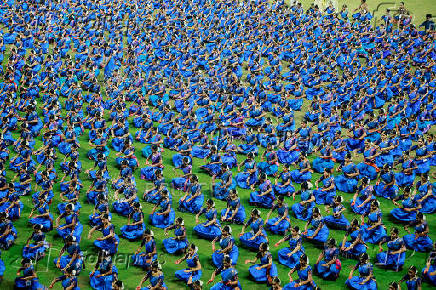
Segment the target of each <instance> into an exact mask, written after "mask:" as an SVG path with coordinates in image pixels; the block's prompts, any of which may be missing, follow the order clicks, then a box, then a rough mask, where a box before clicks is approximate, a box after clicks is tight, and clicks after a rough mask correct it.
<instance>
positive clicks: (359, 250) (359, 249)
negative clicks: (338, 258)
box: [342, 242, 366, 259]
mask: <svg viewBox="0 0 436 290" xmlns="http://www.w3.org/2000/svg"><path fill="white" fill-rule="evenodd" d="M349 246H351V242H345V248H348V247H349ZM363 253H366V247H365V245H364V244H360V243H359V244H356V245H355V246H354V247H353V248H351V249H350V250H348V251H342V255H344V256H345V257H347V258H351V259H358V258H359V256H360V255H361V254H363Z"/></svg>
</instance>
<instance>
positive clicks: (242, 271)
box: [1, 0, 436, 289]
mask: <svg viewBox="0 0 436 290" xmlns="http://www.w3.org/2000/svg"><path fill="white" fill-rule="evenodd" d="M302 2H303V5H304V6H305V8H307V7H308V6H309V3H310V2H311V1H302ZM345 2H346V3H347V4H348V6H349V9H350V10H351V9H354V7H357V5H358V3H359V1H356V0H353V1H345V0H340V1H339V6H341V5H342V4H343V3H345ZM395 2H398V1H395ZM433 2H434V0H421V1H417V0H415V1H406V5H407V6H408V7H409V9H410V10H411V12H412V13H413V14H414V15H415V16H416V17H415V19H414V21H415V23H418V24H419V23H420V22H421V21H422V20H423V17H424V15H425V14H426V13H428V12H432V11H430V9H432V8H433V9H434V4H433ZM377 3H378V1H373V0H369V1H368V4H369V6H370V8H372V9H374V8H375V7H376V6H377ZM432 4H433V5H432ZM391 6H392V5H389V7H391ZM381 11H382V12H383V13H384V11H385V9H381ZM434 12H436V11H434ZM376 15H379V14H377V13H376ZM8 55H9V53H6V55H5V61H4V64H5V63H6V62H7V58H8ZM307 107H308V102H307V101H305V103H304V106H303V112H297V113H296V119H297V120H296V124H299V121H300V120H301V118H302V116H303V113H304V109H305V108H307ZM134 131H135V130H134V129H132V134H134ZM15 135H16V136H17V134H15ZM87 136H88V130H87V131H86V132H85V134H84V135H83V136H81V137H80V143H81V146H82V147H81V148H80V154H81V156H82V158H81V161H82V164H83V172H84V171H85V170H86V169H88V168H90V167H92V165H93V163H92V162H90V161H89V160H88V159H87V158H86V153H87V151H88V150H89V149H90V148H89V147H88V137H87ZM41 144H42V142H41V140H40V138H38V140H37V147H38V146H40V145H41ZM134 146H135V147H136V152H137V154H136V155H137V157H138V158H139V160H140V162H141V165H144V159H143V158H141V157H140V156H141V155H140V151H141V149H142V148H143V147H144V145H143V144H140V143H138V142H135V144H134ZM173 154H174V152H171V151H169V150H165V153H164V155H163V157H164V164H165V170H164V176H165V178H166V180H167V181H168V182H170V181H171V179H172V178H173V177H175V176H174V173H173V170H172V167H173V166H172V161H171V157H172V155H173ZM11 155H12V156H13V155H14V153H12V154H11ZM12 156H11V157H12ZM59 157H60V158H59V160H58V162H57V163H56V169H57V171H58V173H60V172H61V171H60V169H59V162H60V161H62V160H61V159H63V158H62V157H63V156H62V155H60V154H59ZM313 158H314V156H312V157H311V160H313ZM243 159H244V157H243V156H238V160H239V161H241V160H243ZM202 164H203V161H202V160H198V159H194V166H193V171H194V173H195V174H197V175H198V176H199V179H200V182H201V183H202V184H203V193H204V194H205V196H206V198H207V197H210V196H211V188H210V177H209V176H207V175H206V174H204V173H202V172H200V171H199V166H200V165H202ZM108 168H109V171H110V174H111V176H112V177H115V176H117V175H118V172H119V171H118V169H116V168H115V152H114V151H113V150H111V154H110V156H109V158H108ZM233 171H234V173H236V172H235V170H233ZM12 176H13V175H12V172H10V171H8V178H12ZM135 177H136V181H137V185H138V196H141V195H142V192H143V191H144V190H145V189H146V188H150V187H151V183H149V182H146V181H143V180H140V178H139V170H136V172H135ZM318 177H319V175H317V174H314V177H313V180H315V179H317V178H318ZM80 178H81V180H82V181H83V185H84V188H83V191H82V196H81V200H80V201H81V204H82V209H81V212H80V213H81V214H80V220H81V223H82V224H83V225H84V232H83V234H82V242H81V248H82V250H83V251H85V252H86V253H87V260H86V269H85V270H83V271H82V273H81V275H80V276H79V284H80V287H81V288H82V289H88V288H89V278H88V274H89V272H90V271H91V270H92V269H93V267H94V264H95V255H96V250H95V248H94V246H93V244H92V242H93V240H94V239H95V238H96V237H98V236H99V233H94V235H93V238H92V239H91V240H89V239H87V232H88V231H89V229H90V227H89V226H88V215H89V214H91V213H92V210H93V206H91V205H89V204H87V203H86V202H85V199H86V196H85V192H86V190H87V189H88V188H89V186H90V185H91V182H90V180H89V179H88V178H87V176H86V175H85V174H84V173H82V174H81V176H80ZM297 188H298V186H297ZM54 190H55V197H54V200H53V203H52V205H51V207H50V209H51V212H52V213H53V214H54V216H55V218H56V217H57V208H56V205H57V204H58V203H59V202H61V200H60V198H59V195H58V193H59V185H58V184H57V185H55V188H54ZM238 191H239V194H240V196H241V199H242V202H243V205H244V206H245V208H246V212H247V213H249V211H250V210H251V209H252V208H253V207H251V206H250V205H248V198H249V193H250V191H249V190H243V189H238ZM172 194H173V206H174V208H176V207H177V200H178V198H177V197H180V196H181V193H180V192H176V191H172ZM338 194H340V193H338ZM342 195H343V196H344V198H345V202H344V205H345V206H346V207H347V209H348V210H347V212H346V213H345V216H346V217H347V218H348V219H349V220H351V219H352V218H353V217H354V216H355V215H354V214H352V212H351V210H350V208H349V202H348V200H349V199H350V198H351V197H352V195H350V194H345V193H342ZM22 201H23V203H24V205H25V207H24V210H23V212H22V217H21V218H20V219H19V220H18V221H15V222H14V225H15V227H16V228H17V230H18V238H17V240H16V243H15V245H14V246H13V247H12V248H11V249H9V250H8V251H3V253H2V254H3V255H2V259H3V260H4V262H5V264H6V267H7V270H6V272H5V275H4V281H3V282H2V284H1V288H2V289H10V288H12V287H13V282H14V278H15V274H16V270H17V269H18V267H19V263H20V260H21V251H22V247H23V245H24V243H25V241H26V240H27V238H28V237H29V235H30V233H31V228H30V227H29V226H28V224H27V217H28V215H29V213H30V210H31V208H32V203H31V199H30V197H23V198H22ZM298 201H299V197H297V198H296V200H295V202H298ZM380 201H381V208H382V211H383V214H384V222H385V225H386V226H387V228H388V229H389V228H391V227H392V226H399V225H398V224H395V223H393V221H392V220H390V218H389V212H390V211H391V210H392V209H393V208H394V206H393V204H392V203H391V202H389V201H386V200H382V199H380ZM111 202H112V201H111ZM287 202H288V204H289V205H291V204H293V203H294V201H293V200H292V199H290V198H288V199H287ZM141 203H142V206H143V211H144V213H146V214H147V213H149V212H150V211H151V209H152V205H150V204H147V203H144V202H141ZM216 204H217V208H218V210H221V209H222V208H224V207H225V203H224V202H221V201H217V203H216ZM321 210H322V211H323V213H324V210H323V208H321ZM266 214H267V210H262V217H263V218H265V217H266ZM176 216H181V217H183V218H184V219H185V223H186V226H187V233H188V239H189V241H191V242H194V243H195V244H196V245H197V246H198V247H199V252H200V260H201V264H202V266H203V277H202V280H203V281H207V280H208V279H209V277H210V275H211V273H212V271H213V270H214V267H213V266H212V263H211V255H212V249H211V244H210V242H209V241H206V240H202V239H198V238H196V237H195V236H192V229H193V227H194V225H195V218H194V215H192V214H184V213H180V212H176ZM427 219H428V222H429V225H430V228H432V229H433V230H432V231H431V233H430V236H431V238H432V239H433V240H436V232H435V231H434V228H435V226H436V217H435V216H434V215H433V216H428V217H427ZM200 221H201V222H202V221H204V218H201V219H200ZM291 221H292V224H293V225H299V226H300V228H301V227H304V223H303V222H301V221H299V220H296V219H294V218H292V219H291ZM112 222H113V224H114V225H115V226H116V231H117V233H118V234H120V232H119V228H120V227H121V226H122V225H124V224H126V223H127V218H124V217H121V216H118V215H116V214H114V215H113V220H112ZM147 226H148V227H149V228H152V227H151V226H150V225H147ZM232 228H233V233H234V236H235V238H237V237H238V234H239V232H240V231H241V228H242V227H241V226H235V225H233V226H232ZM152 229H153V231H154V233H155V235H156V242H157V244H158V252H159V260H160V262H161V263H162V264H163V270H164V273H165V282H166V284H167V286H168V288H169V289H177V288H184V287H185V286H184V284H183V283H181V282H178V281H177V280H175V278H174V272H175V271H176V270H179V269H182V268H184V267H185V265H184V264H182V265H175V264H174V261H175V260H176V259H177V258H178V256H172V255H168V254H165V253H164V251H163V249H162V247H161V243H162V240H163V239H164V238H165V236H164V235H163V231H162V230H160V229H156V228H152ZM55 233H56V231H55V230H53V231H51V232H50V233H48V235H47V239H48V241H49V242H50V243H51V244H52V248H51V249H50V251H49V252H48V253H49V254H48V255H47V257H45V258H44V259H42V260H41V261H39V262H38V263H37V265H36V269H37V273H38V276H39V279H40V281H41V282H42V283H43V284H44V285H48V284H49V282H50V281H51V280H52V279H53V278H54V277H56V276H59V275H61V272H60V271H59V270H58V269H56V268H55V267H54V265H53V262H52V260H53V259H54V258H55V257H57V255H58V253H59V250H60V249H61V247H62V245H63V242H62V239H61V238H60V237H58V236H56V235H55ZM343 234H344V232H342V231H334V230H331V231H330V235H331V237H334V238H335V239H336V240H337V241H340V240H342V238H343ZM405 234H406V232H405V231H404V230H403V229H402V228H401V235H405ZM269 239H270V244H271V245H273V244H274V243H275V242H277V241H278V240H279V239H280V237H279V236H275V235H271V234H270V235H269ZM139 244H140V242H139V241H137V242H128V241H127V240H125V239H121V241H120V245H119V249H118V255H117V257H116V259H115V263H116V265H117V267H118V269H119V277H120V280H122V281H123V282H124V284H125V286H126V289H134V288H135V287H136V286H137V284H138V283H139V281H140V279H141V278H142V276H143V275H144V272H143V271H142V270H141V269H139V268H136V267H133V266H131V265H130V262H131V259H130V255H132V254H133V253H134V251H135V250H136V249H137V248H138V246H139ZM284 246H286V245H285V244H283V245H282V246H281V247H280V248H282V247H284ZM304 246H305V248H306V253H307V254H308V256H309V258H310V263H311V264H312V265H313V263H314V262H315V261H316V259H317V257H318V255H319V253H320V249H318V248H315V247H314V246H312V245H311V244H310V243H307V242H305V244H304ZM369 246H370V247H369V249H368V254H369V255H370V256H371V257H374V256H375V254H376V253H377V252H378V247H375V246H372V245H369ZM278 250H279V249H277V248H274V247H273V246H271V251H272V253H273V256H274V258H275V263H276V264H277V266H278V269H279V275H280V278H281V280H282V282H283V283H282V284H283V285H284V284H286V283H287V281H288V279H287V273H288V271H289V269H288V268H287V267H284V266H282V265H280V264H278V262H277V259H276V257H277V252H278ZM254 255H255V253H254V252H251V251H248V250H246V249H244V248H241V247H240V254H239V262H238V265H237V267H236V268H237V269H238V271H239V278H240V280H241V284H242V286H243V288H244V289H249V288H251V289H265V288H266V286H265V285H262V284H256V283H254V282H253V281H251V280H250V279H249V277H248V267H249V265H245V264H244V261H245V260H246V259H251V258H253V257H254ZM426 258H427V254H422V253H412V252H411V251H408V252H407V259H406V264H405V268H407V267H408V266H410V265H416V266H417V267H418V268H419V269H421V268H422V267H423V266H424V264H425V260H426ZM341 261H342V272H341V275H340V277H339V279H338V280H337V281H336V282H329V281H323V280H322V279H320V278H318V277H314V279H315V281H316V283H317V284H318V285H319V286H320V287H321V288H322V289H337V288H344V283H345V280H346V277H347V276H348V273H349V270H350V267H352V266H354V265H355V263H356V262H355V261H354V260H350V259H345V258H342V259H341ZM374 273H375V276H376V278H377V281H378V284H379V289H387V285H388V283H389V282H390V281H394V280H400V279H401V277H402V276H403V275H404V271H403V272H401V273H396V272H393V271H386V270H383V269H380V268H377V267H375V268H374ZM294 277H296V276H295V275H294ZM215 281H216V282H218V281H219V279H218V278H217V279H216V280H215ZM403 286H404V285H403ZM55 288H56V289H60V285H59V284H57V285H56V287H55ZM206 288H208V287H206ZM430 288H431V287H430V286H429V285H428V284H424V286H423V289H430Z"/></svg>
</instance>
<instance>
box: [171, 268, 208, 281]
mask: <svg viewBox="0 0 436 290" xmlns="http://www.w3.org/2000/svg"><path fill="white" fill-rule="evenodd" d="M185 270H189V269H183V270H178V271H176V273H175V276H176V278H177V279H179V280H182V281H185V282H188V280H189V278H190V277H192V282H194V281H197V280H200V278H201V275H202V271H201V270H199V271H195V272H185Z"/></svg>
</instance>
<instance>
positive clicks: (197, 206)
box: [179, 194, 204, 213]
mask: <svg viewBox="0 0 436 290" xmlns="http://www.w3.org/2000/svg"><path fill="white" fill-rule="evenodd" d="M190 197H191V195H188V196H187V197H186V199H185V200H184V201H181V200H179V210H180V211H181V212H190V213H198V212H199V211H200V210H201V208H202V207H203V203H204V195H203V194H201V195H199V196H197V197H195V198H193V199H191V200H190V201H189V202H187V201H186V200H187V199H188V198H190Z"/></svg>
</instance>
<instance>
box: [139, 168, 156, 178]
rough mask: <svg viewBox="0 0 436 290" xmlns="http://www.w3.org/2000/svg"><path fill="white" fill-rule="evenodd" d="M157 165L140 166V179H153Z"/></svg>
mask: <svg viewBox="0 0 436 290" xmlns="http://www.w3.org/2000/svg"><path fill="white" fill-rule="evenodd" d="M157 168H158V167H155V166H148V167H145V168H141V179H145V180H148V181H153V180H155V179H156V175H155V173H154V172H155V171H156V169H157Z"/></svg>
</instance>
